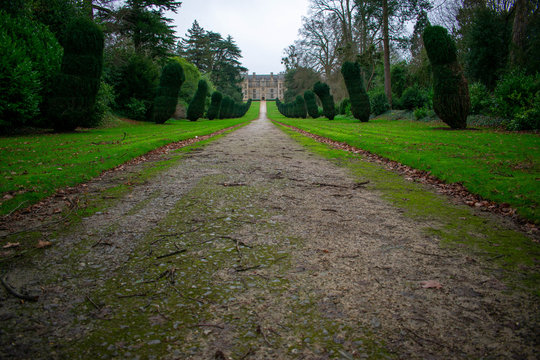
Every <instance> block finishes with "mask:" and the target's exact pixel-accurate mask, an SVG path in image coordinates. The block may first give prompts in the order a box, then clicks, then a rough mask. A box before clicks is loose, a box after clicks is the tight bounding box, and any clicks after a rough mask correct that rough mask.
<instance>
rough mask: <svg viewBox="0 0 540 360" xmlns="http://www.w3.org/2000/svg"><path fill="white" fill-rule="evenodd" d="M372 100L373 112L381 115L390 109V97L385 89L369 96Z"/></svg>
mask: <svg viewBox="0 0 540 360" xmlns="http://www.w3.org/2000/svg"><path fill="white" fill-rule="evenodd" d="M369 100H370V102H371V112H372V113H373V114H374V115H375V116H378V115H381V114H384V113H385V112H387V111H388V110H390V104H388V98H387V97H386V94H385V93H384V91H378V92H376V93H375V94H373V95H372V96H371V97H370V98H369Z"/></svg>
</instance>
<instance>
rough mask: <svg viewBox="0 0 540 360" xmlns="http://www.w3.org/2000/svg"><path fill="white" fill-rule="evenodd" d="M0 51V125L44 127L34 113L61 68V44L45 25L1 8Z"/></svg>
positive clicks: (36, 111) (36, 113)
mask: <svg viewBox="0 0 540 360" xmlns="http://www.w3.org/2000/svg"><path fill="white" fill-rule="evenodd" d="M0 54H1V55H0V127H1V128H7V127H17V126H21V125H35V126H47V125H48V124H46V123H43V122H41V121H39V119H43V117H38V116H36V115H38V113H39V109H40V107H41V105H42V101H43V100H44V99H45V98H46V97H47V96H49V94H50V90H51V85H50V84H51V81H52V79H53V78H54V77H55V76H56V74H57V73H58V72H59V71H60V64H61V61H62V48H61V47H60V44H58V41H57V40H56V39H55V37H54V35H53V34H52V33H51V32H50V31H49V30H47V28H46V27H45V26H43V25H41V24H38V23H35V22H32V21H30V20H28V19H27V18H24V17H11V16H10V15H8V14H6V13H4V12H2V11H0ZM0 131H1V129H0Z"/></svg>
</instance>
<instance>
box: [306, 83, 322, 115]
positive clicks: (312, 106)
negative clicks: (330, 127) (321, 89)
mask: <svg viewBox="0 0 540 360" xmlns="http://www.w3.org/2000/svg"><path fill="white" fill-rule="evenodd" d="M304 100H305V102H306V108H307V112H308V115H309V116H311V117H312V118H313V119H316V118H318V117H319V108H318V107H317V101H316V100H315V94H314V93H313V91H311V90H307V91H306V92H305V93H304Z"/></svg>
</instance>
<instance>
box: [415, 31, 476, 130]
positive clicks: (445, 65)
mask: <svg viewBox="0 0 540 360" xmlns="http://www.w3.org/2000/svg"><path fill="white" fill-rule="evenodd" d="M423 39H424V45H425V47H426V51H427V54H428V57H429V60H430V62H431V67H432V71H433V110H435V113H436V114H437V115H438V116H439V118H441V120H442V121H444V122H445V123H446V124H448V125H449V126H450V127H451V128H453V129H463V128H466V127H467V115H469V110H470V99H469V87H468V85H467V80H466V79H465V76H464V75H463V69H462V68H461V66H460V65H459V64H458V62H457V60H456V45H455V43H454V41H453V40H452V38H451V37H450V35H448V32H447V31H446V29H445V28H443V27H440V26H428V27H427V28H426V30H425V31H424V35H423Z"/></svg>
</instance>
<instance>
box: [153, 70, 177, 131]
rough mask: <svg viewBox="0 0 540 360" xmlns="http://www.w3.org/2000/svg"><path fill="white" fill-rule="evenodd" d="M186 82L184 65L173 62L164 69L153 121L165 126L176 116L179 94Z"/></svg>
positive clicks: (155, 101)
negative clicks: (166, 122)
mask: <svg viewBox="0 0 540 360" xmlns="http://www.w3.org/2000/svg"><path fill="white" fill-rule="evenodd" d="M184 80H185V76H184V70H183V69H182V65H180V64H179V63H178V62H176V61H171V62H170V63H168V64H167V65H165V67H164V68H163V72H162V73H161V79H160V83H159V87H158V90H157V94H156V98H155V99H154V109H153V116H152V117H153V120H154V121H155V122H156V123H157V124H163V123H165V121H167V120H169V118H170V117H171V116H172V115H173V114H174V112H175V110H176V104H177V103H178V93H179V92H180V87H181V86H182V83H183V82H184Z"/></svg>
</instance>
